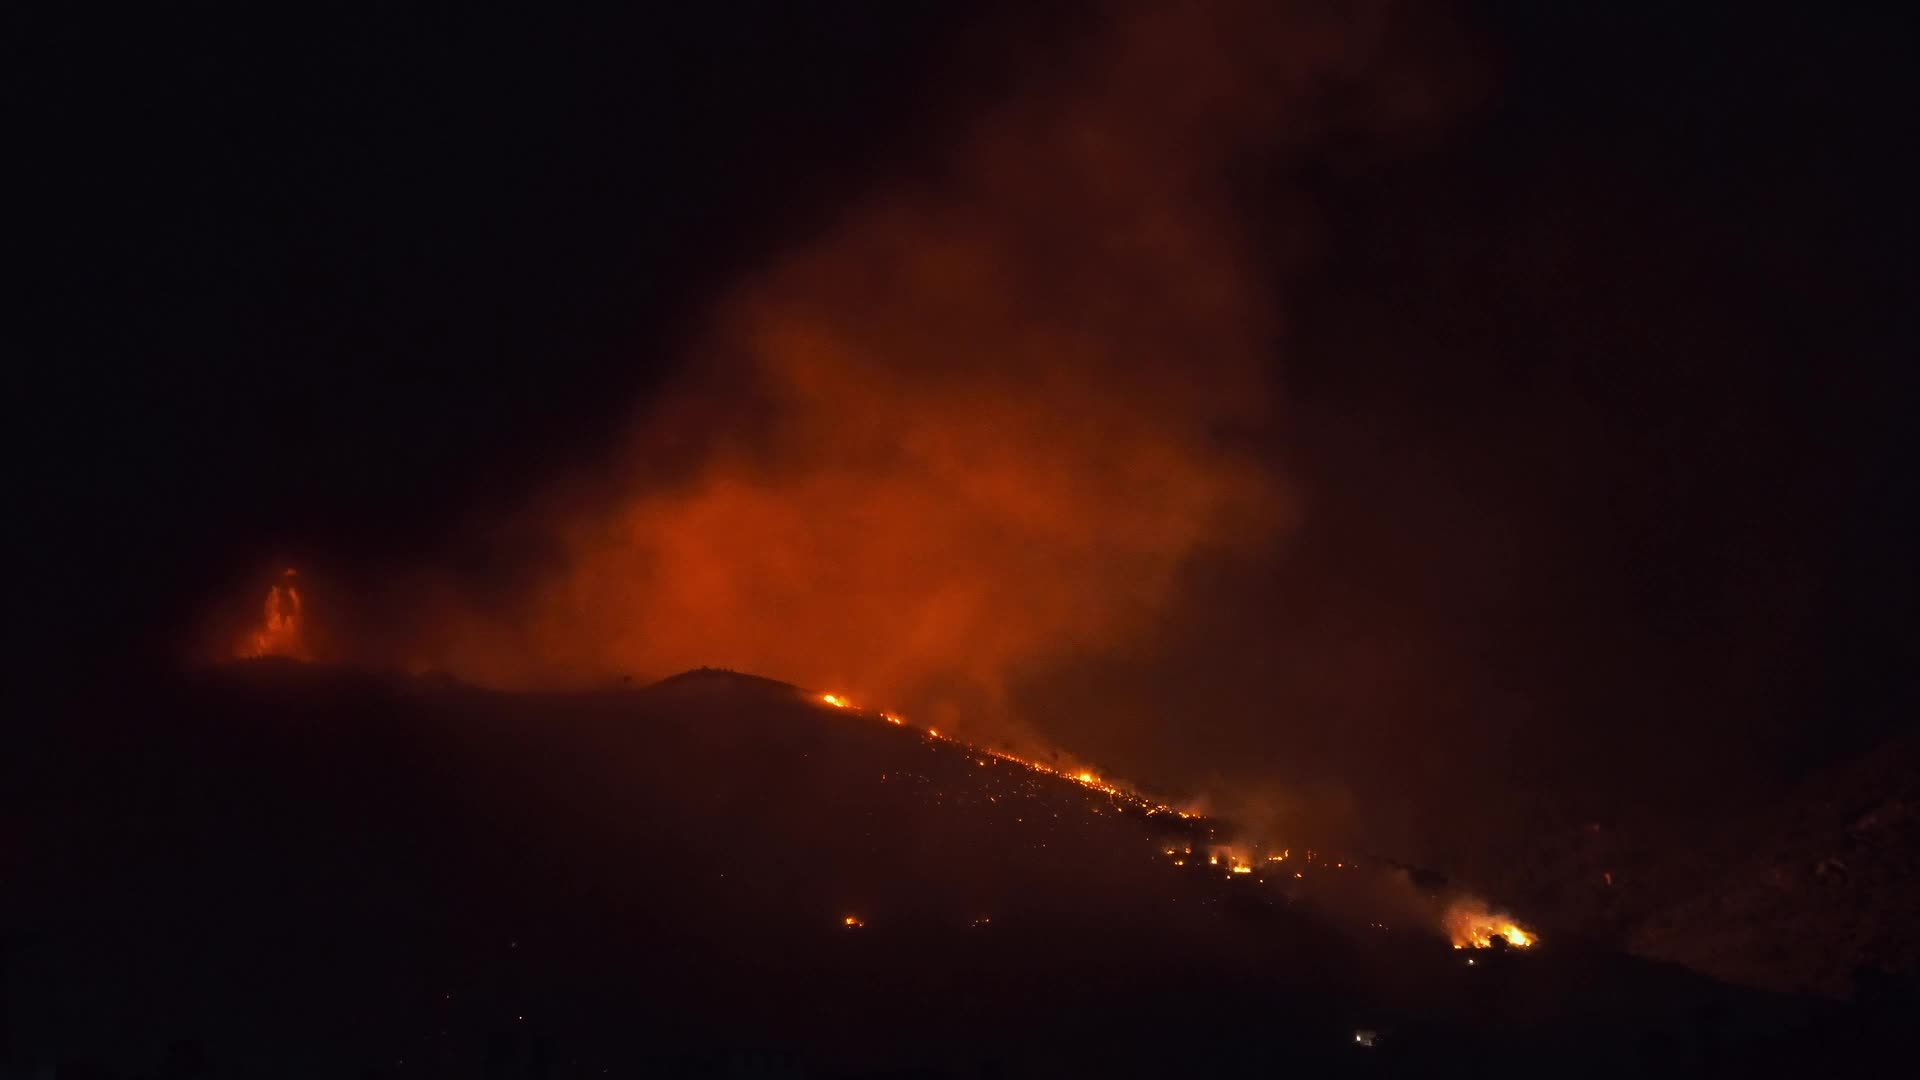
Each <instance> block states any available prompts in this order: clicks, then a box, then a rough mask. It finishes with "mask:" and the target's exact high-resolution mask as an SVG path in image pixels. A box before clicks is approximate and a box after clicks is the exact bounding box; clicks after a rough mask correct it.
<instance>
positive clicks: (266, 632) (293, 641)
mask: <svg viewBox="0 0 1920 1080" xmlns="http://www.w3.org/2000/svg"><path fill="white" fill-rule="evenodd" d="M297 576H298V575H297V573H296V572H295V570H294V569H293V568H292V567H288V568H287V569H286V571H285V572H284V573H282V574H281V575H280V580H279V581H277V582H275V583H273V584H272V585H270V586H268V588H267V599H266V604H265V606H264V610H263V611H262V614H261V620H260V628H259V629H257V630H255V631H254V632H253V633H251V634H248V635H247V636H246V637H244V638H242V639H241V640H240V643H239V644H238V645H235V646H234V650H233V655H234V659H236V660H252V659H257V658H259V657H263V656H282V657H286V658H287V659H290V660H307V659H310V658H311V657H310V656H309V655H308V653H307V644H306V640H305V635H304V634H303V633H302V630H301V622H302V620H301V616H300V590H299V589H298V588H296V587H295V586H294V578H295V577H297Z"/></svg>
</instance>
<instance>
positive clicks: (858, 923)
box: [840, 915, 867, 930]
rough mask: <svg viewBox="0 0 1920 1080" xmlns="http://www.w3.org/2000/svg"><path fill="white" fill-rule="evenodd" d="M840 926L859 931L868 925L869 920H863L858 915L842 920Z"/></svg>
mask: <svg viewBox="0 0 1920 1080" xmlns="http://www.w3.org/2000/svg"><path fill="white" fill-rule="evenodd" d="M840 925H842V926H844V927H846V928H847V929H849V930H858V929H860V928H861V927H863V926H865V925H867V920H865V919H862V918H861V917H860V916H858V915H849V916H847V917H846V918H844V919H841V920H840Z"/></svg>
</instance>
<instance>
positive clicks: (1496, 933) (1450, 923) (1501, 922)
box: [1441, 899, 1539, 949]
mask: <svg viewBox="0 0 1920 1080" xmlns="http://www.w3.org/2000/svg"><path fill="white" fill-rule="evenodd" d="M1441 924H1442V925H1443V926H1445V927H1446V930H1447V936H1448V937H1449V938H1451V939H1453V947H1454V948H1456V949H1461V948H1467V947H1472V948H1475V949H1485V948H1488V947H1490V946H1491V945H1492V944H1493V942H1494V939H1495V938H1499V939H1501V940H1503V941H1505V942H1506V943H1507V944H1508V945H1511V946H1514V947H1515V948H1521V949H1524V948H1527V947H1528V946H1530V945H1532V944H1533V943H1534V942H1535V941H1537V940H1539V939H1538V938H1536V937H1535V936H1534V935H1533V934H1531V933H1529V932H1528V931H1526V930H1524V929H1522V928H1521V927H1520V924H1518V923H1516V922H1514V921H1513V918H1512V917H1511V916H1508V915H1505V914H1502V913H1499V912H1495V911H1490V910H1488V908H1487V905H1486V904H1485V903H1483V902H1482V901H1479V900H1474V899H1460V900H1455V901H1454V902H1453V903H1452V905H1450V906H1449V907H1448V908H1447V912H1446V914H1445V915H1443V916H1442V917H1441Z"/></svg>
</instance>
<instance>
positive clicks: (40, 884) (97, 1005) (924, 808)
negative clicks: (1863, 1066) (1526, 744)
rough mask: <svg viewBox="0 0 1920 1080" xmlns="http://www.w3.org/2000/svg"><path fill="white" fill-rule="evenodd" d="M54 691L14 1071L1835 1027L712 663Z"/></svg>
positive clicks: (1143, 1060)
mask: <svg viewBox="0 0 1920 1080" xmlns="http://www.w3.org/2000/svg"><path fill="white" fill-rule="evenodd" d="M43 719H44V720H46V721H48V722H47V723H44V724H41V725H37V726H36V727H35V728H34V730H33V731H32V732H30V733H29V735H28V736H27V737H25V738H24V739H23V740H22V742H21V743H20V744H19V746H20V748H21V750H22V752H21V753H20V754H17V755H15V756H13V757H12V759H11V763H10V764H9V765H8V766H7V767H6V770H5V773H4V778H5V780H6V781H7V785H8V789H9V791H11V792H13V793H14V794H15V795H17V796H18V798H15V799H10V803H11V805H9V807H8V808H7V810H6V819H5V833H4V835H5V836H6V837H7V846H8V851H7V872H8V876H9V880H10V881H11V882H12V883H13V885H12V887H11V888H10V889H9V890H8V892H7V894H6V896H5V900H4V908H0V917H3V918H4V922H0V927H3V928H4V936H5V942H6V956H7V961H6V963H7V972H6V976H7V1001H8V1016H7V1025H8V1026H7V1028H6V1030H5V1034H6V1036H7V1038H8V1042H7V1043H5V1044H0V1045H4V1046H6V1047H7V1049H8V1052H9V1053H11V1054H12V1055H13V1056H14V1061H15V1062H17V1063H22V1064H23V1066H24V1064H29V1063H36V1062H39V1063H44V1062H49V1061H65V1062H70V1063H73V1062H89V1061H90V1062H94V1063H95V1065H96V1066H97V1067H98V1068H99V1069H103V1070H116V1071H109V1072H100V1073H96V1074H95V1075H146V1074H148V1072H149V1071H150V1070H151V1069H153V1068H155V1067H156V1066H155V1064H154V1063H156V1062H162V1061H170V1062H171V1064H170V1065H169V1066H168V1067H169V1068H172V1069H173V1070H174V1072H173V1073H172V1075H194V1072H193V1070H194V1069H196V1068H199V1069H201V1070H202V1074H207V1075H211V1074H213V1070H217V1072H218V1075H222V1076H233V1075H243V1076H244V1075H274V1076H302V1075H312V1076H330V1075H343V1074H349V1075H351V1074H361V1075H393V1076H403V1075H428V1076H481V1075H497V1076H536V1075H546V1076H571V1075H643V1074H648V1073H652V1074H659V1073H661V1072H663V1071H665V1072H669V1073H674V1074H683V1075H684V1074H703V1073H722V1074H724V1073H727V1072H729V1071H731V1072H733V1073H735V1074H737V1073H738V1072H739V1071H740V1070H742V1069H749V1070H750V1069H753V1068H763V1069H764V1068H772V1067H774V1066H776V1065H777V1066H778V1067H779V1068H783V1069H793V1070H800V1071H804V1072H806V1073H807V1074H809V1075H864V1076H877V1075H904V1074H906V1073H908V1072H914V1074H916V1075H999V1076H1038V1075H1062V1074H1074V1075H1087V1074H1091V1073H1095V1072H1100V1073H1105V1074H1109V1075H1155V1076H1157V1075H1181V1074H1187V1073H1197V1072H1206V1071H1226V1072H1228V1073H1231V1074H1238V1073H1245V1072H1251V1071H1254V1070H1259V1071H1270V1070H1271V1069H1272V1068H1276V1067H1298V1068H1310V1069H1316V1070H1319V1071H1330V1070H1342V1071H1343V1070H1362V1071H1366V1070H1375V1069H1379V1068H1382V1067H1389V1066H1393V1065H1395V1064H1399V1065H1404V1066H1406V1067H1408V1068H1422V1067H1436V1066H1439V1065H1444V1064H1456V1065H1457V1064H1459V1063H1460V1062H1463V1061H1471V1062H1473V1063H1475V1064H1476V1066H1477V1067H1478V1068H1480V1069H1482V1070H1483V1071H1493V1072H1503V1071H1516V1072H1517V1071H1521V1070H1531V1069H1534V1068H1536V1067H1537V1066H1538V1065H1539V1064H1540V1063H1541V1062H1542V1061H1543V1060H1550V1061H1553V1062H1555V1063H1556V1065H1557V1066H1558V1067H1560V1068H1561V1069H1562V1071H1566V1070H1567V1069H1574V1070H1576V1071H1577V1070H1579V1069H1585V1068H1591V1069H1593V1070H1595V1071H1606V1070H1618V1069H1621V1068H1642V1069H1644V1068H1647V1067H1661V1066H1672V1067H1675V1068H1684V1067H1690V1066H1691V1065H1697V1064H1699V1063H1700V1062H1701V1061H1703V1060H1705V1059H1706V1058H1707V1057H1724V1058H1726V1059H1728V1060H1738V1059H1739V1058H1740V1057H1742V1056H1744V1055H1766V1056H1769V1057H1770V1058H1778V1057H1780V1056H1781V1055H1791V1054H1793V1053H1801V1052H1807V1053H1811V1052H1813V1051H1810V1050H1807V1049H1806V1048H1807V1047H1812V1046H1816V1045H1817V1044H1818V1038H1817V1036H1818V1035H1819V1033H1820V1032H1821V1031H1823V1030H1825V1029H1826V1026H1827V1025H1830V1024H1831V1023H1834V1022H1836V1015H1837V1014H1835V1013H1833V1011H1832V1009H1831V1007H1828V1006H1824V1005H1820V1004H1818V1003H1816V1002H1810V1001H1805V1000H1800V999H1793V998H1785V997H1775V996H1769V995H1762V994H1756V993H1749V992H1743V991H1737V990H1734V989H1732V988H1729V987H1725V986H1722V985H1719V984H1716V983H1714V982H1712V981H1710V980H1707V979H1704V978H1700V977H1696V976H1692V975H1689V974H1687V973H1684V972H1681V971H1679V970H1678V969H1675V968H1670V967H1663V966H1659V965H1650V964H1646V963H1643V962H1639V961H1634V960H1631V959H1629V958H1627V957H1624V956H1619V955H1615V954H1610V953H1607V952H1604V951H1602V950H1599V949H1596V948H1593V947H1590V946H1586V945H1582V944H1581V943H1580V942H1579V941H1577V940H1573V939H1564V940H1554V939H1552V938H1549V939H1548V940H1547V941H1545V942H1543V943H1542V944H1541V945H1539V946H1538V947H1535V948H1533V949H1529V950H1525V951H1519V950H1513V949H1506V950H1489V951H1485V952H1477V951H1474V950H1467V951H1465V952H1462V951H1456V950H1455V949H1453V948H1452V947H1450V945H1449V944H1448V942H1447V941H1446V939H1445V938H1444V937H1443V936H1442V934H1441V932H1440V931H1439V929H1438V927H1437V922H1436V920H1435V918H1434V911H1435V909H1433V908H1431V907H1428V906H1425V905H1426V904H1427V898H1425V897H1423V896H1421V895H1420V894H1419V893H1418V891H1417V890H1414V889H1412V888H1411V887H1410V886H1409V885H1408V884H1407V878H1406V877H1405V876H1404V875H1403V874H1401V873H1400V872H1398V871H1395V870H1393V869H1391V868H1389V867H1386V866H1373V865H1358V866H1356V865H1355V864H1354V863H1352V862H1349V861H1347V860H1345V859H1339V860H1336V861H1337V862H1338V865H1337V866H1332V867H1329V866H1327V865H1326V863H1327V861H1328V860H1327V856H1325V855H1321V856H1318V857H1317V858H1316V860H1315V861H1313V862H1308V861H1307V860H1306V857H1305V855H1304V852H1300V853H1291V852H1290V853H1289V860H1290V861H1285V862H1282V861H1277V860H1276V861H1275V862H1274V863H1273V864H1272V865H1268V863H1267V860H1266V859H1265V857H1264V856H1262V857H1261V858H1260V859H1259V861H1257V862H1255V863H1254V864H1253V865H1250V866H1248V867H1247V868H1246V870H1247V872H1245V873H1233V872H1231V869H1230V868H1229V867H1228V866H1227V865H1226V863H1225V862H1222V863H1215V862H1213V861H1211V860H1210V859H1208V858H1207V855H1208V854H1209V853H1210V852H1211V851H1213V850H1214V848H1215V846H1216V845H1223V844H1231V843H1232V841H1233V838H1232V837H1231V835H1230V834H1229V833H1230V827H1229V826H1227V825H1226V824H1225V823H1220V822H1211V821H1207V820H1204V819H1200V818H1190V817H1186V816H1183V815H1182V814H1180V813H1179V812H1178V811H1176V810H1174V809H1173V808H1170V807H1160V806H1158V805H1156V804H1154V803H1153V802H1152V801H1151V800H1140V799H1137V798H1135V797H1133V796H1132V795H1130V794H1129V793H1126V792H1123V791H1119V790H1117V789H1111V788H1109V787H1108V786H1107V785H1106V784H1105V783H1104V782H1102V781H1100V780H1099V779H1098V778H1096V777H1088V778H1086V779H1079V778H1075V777H1067V776H1060V775H1056V774H1052V773H1049V772H1046V771H1043V770H1036V769H1034V768H1031V767H1029V766H1027V765H1024V764H1022V763H1020V762H1016V761H1011V760H1007V759H1004V758H1001V757H998V756H995V755H993V754H990V753H987V752H984V751H981V750H977V749H975V748H972V747H968V746H965V745H963V744H960V743H957V742H953V741H951V740H949V739H945V738H943V737H940V736H938V735H936V734H935V733H932V732H928V731H924V730H921V729H919V728H916V727H914V726H913V725H912V724H911V723H905V722H902V723H892V722H889V718H887V717H885V716H883V715H882V714H880V713H877V712H870V711H866V710H862V709H859V708H856V707H851V706H849V707H835V706H834V705H830V704H827V703H825V702H823V701H822V700H820V697H819V693H818V692H817V691H801V690H799V689H796V688H793V687H788V686H786V685H784V684H780V683H777V682H774V681H771V680H765V679H757V678H751V677H744V676H737V675H733V674H731V673H724V672H711V671H706V672H698V673H689V675H687V676H681V677H677V678H675V679H673V680H669V681H667V682H666V683H663V684H660V685H657V686H654V687H649V688H629V687H621V688H617V689H611V690H608V691H606V692H603V693H590V694H572V695H504V694H493V693H486V692H481V691H476V690H472V689H468V688H464V687H460V686H457V685H451V684H446V683H442V682H431V681H417V680H416V681H408V680H399V679H389V678H385V677H375V676H369V675H361V674H355V673H350V672H332V671H325V670H318V669H311V668H306V667H303V666H300V665H292V664H282V663H278V662H259V663H253V664H246V665H241V666H238V667H235V668H232V669H228V670H224V671H219V672H213V673H208V674H205V675H202V676H197V677H194V678H192V679H187V680H171V679H169V680H156V681H153V682H151V683H148V682H143V681H138V680H135V681H130V682H128V683H127V684H123V685H118V686H111V687H103V688H98V689H94V690H90V691H87V692H85V693H76V694H75V695H74V696H73V697H72V698H71V699H70V700H67V701H65V702H62V703H59V704H58V705H57V706H55V707H54V710H53V711H52V712H50V713H49V714H48V715H47V716H45V717H43ZM1302 839H1303V841H1306V842H1310V838H1302ZM1302 846H1303V847H1304V846H1305V845H1304V843H1303V845H1302ZM1190 848H1191V849H1192V851H1191V853H1190V852H1189V850H1188V849H1190ZM1225 858H1226V861H1227V862H1230V861H1231V857H1230V856H1225ZM1276 867H1279V869H1276ZM1296 868H1297V869H1296ZM1296 874H1297V875H1298V876H1294V875H1296ZM1467 959H1473V960H1475V963H1473V964H1471V965H1469V964H1467V963H1465V962H1464V961H1465V960H1467ZM1375 1033H1377V1037H1376V1034H1375ZM1357 1038H1359V1039H1361V1040H1362V1041H1360V1042H1359V1043H1358V1044H1356V1039H1357ZM916 1070H917V1072H916Z"/></svg>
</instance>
